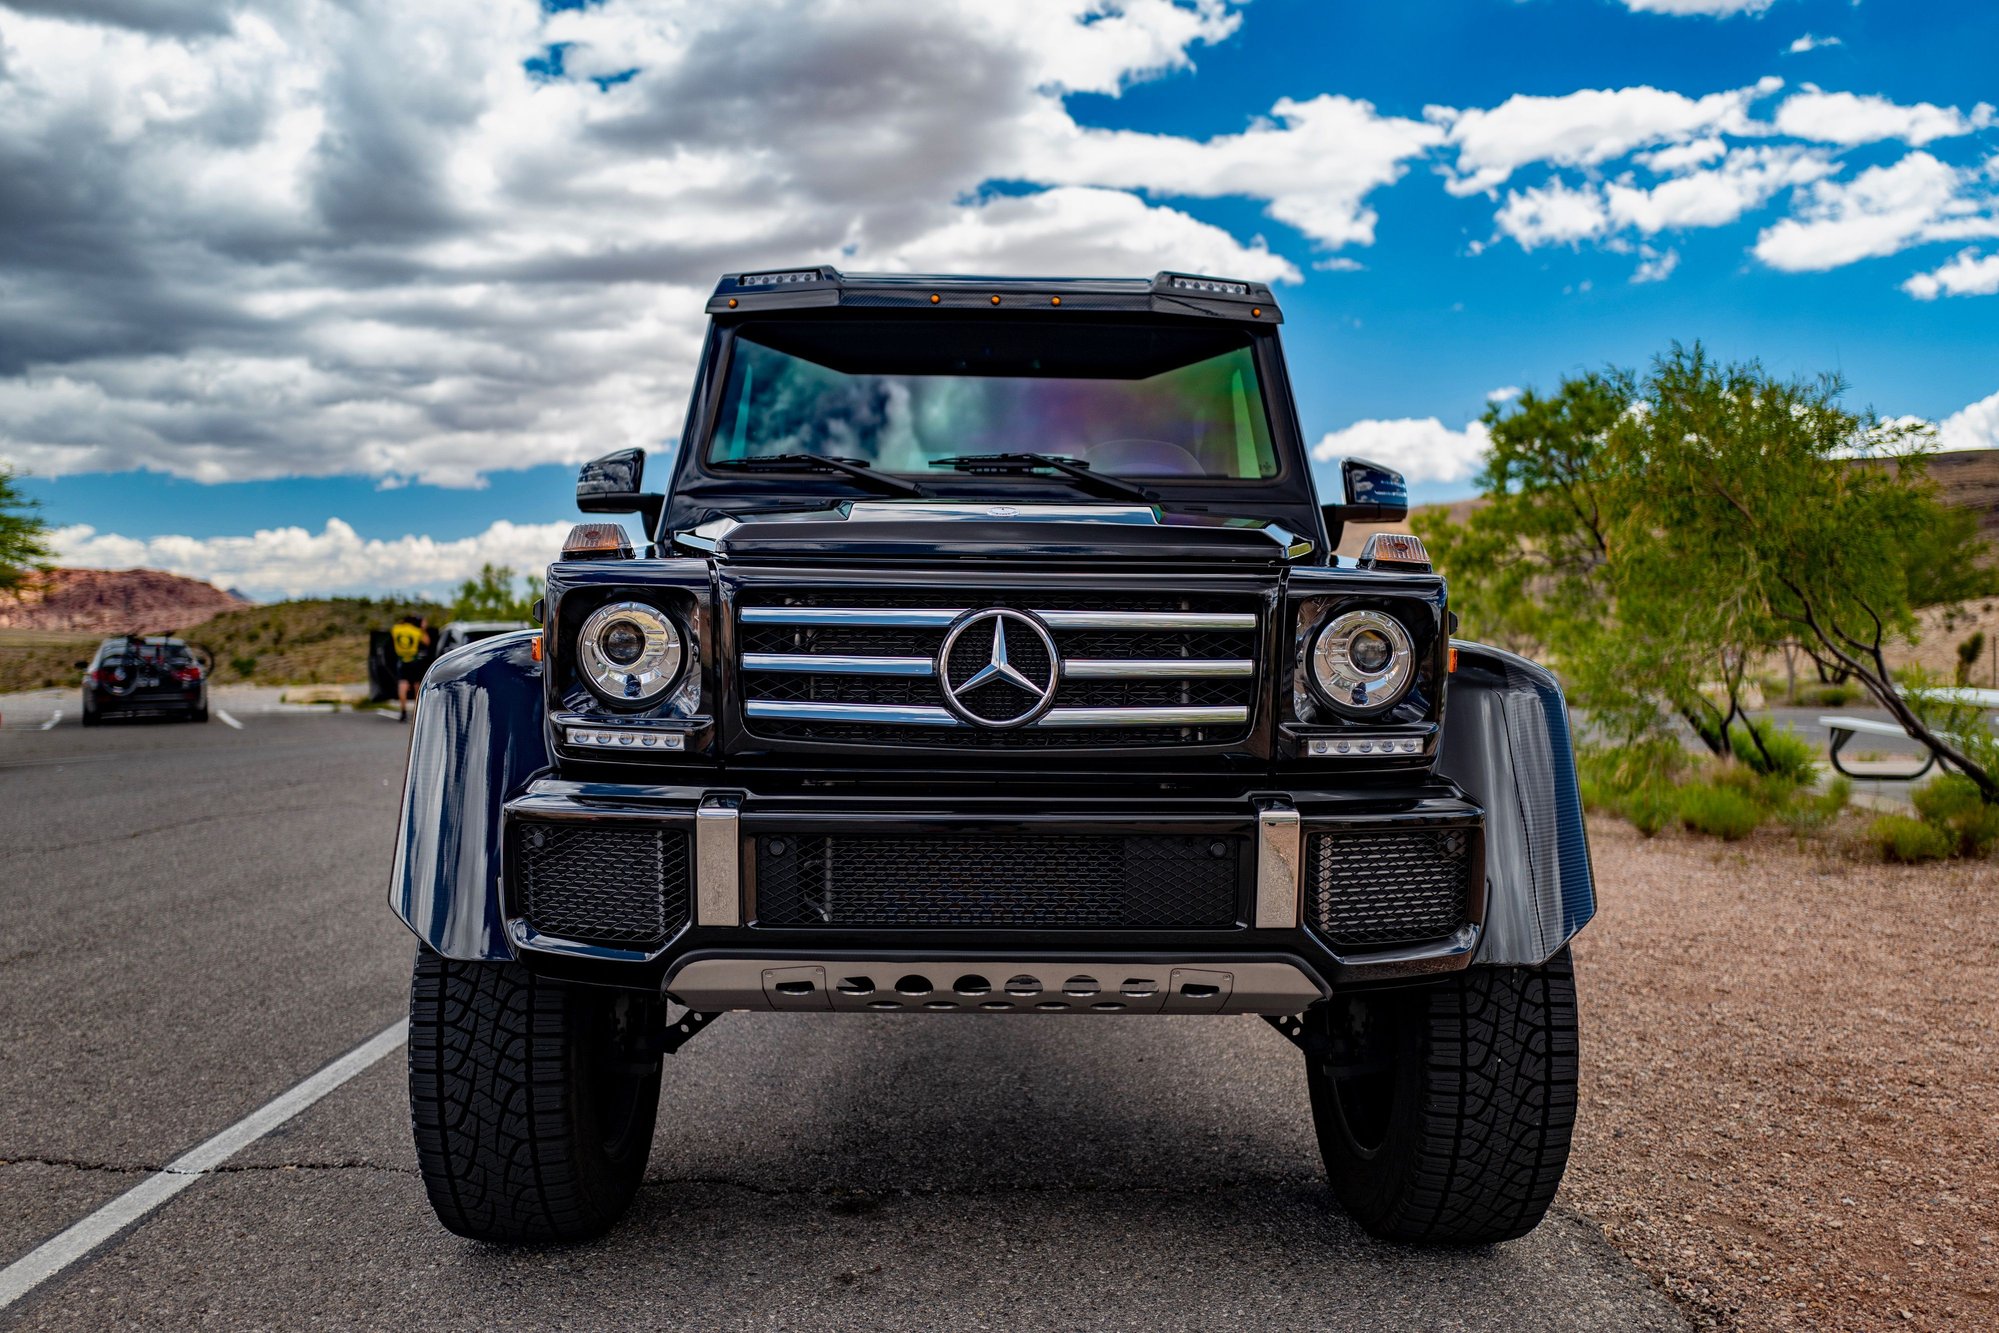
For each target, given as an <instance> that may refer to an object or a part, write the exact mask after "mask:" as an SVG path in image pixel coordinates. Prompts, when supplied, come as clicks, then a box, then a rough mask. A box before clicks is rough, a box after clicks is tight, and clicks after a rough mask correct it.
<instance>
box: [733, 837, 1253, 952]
mask: <svg viewBox="0 0 1999 1333" xmlns="http://www.w3.org/2000/svg"><path fill="white" fill-rule="evenodd" d="M1244 842H1245V839H1243V838H1242V837H1239V836H1234V835H1221V834H1197V835H1187V834H1175V835H1144V836H1137V835H1134V836H1105V835H1092V834H1083V835H1075V834H991V835H986V834H952V835H944V836H936V837H871V836H861V837H852V836H847V835H844V834H833V835H805V836H794V835H790V834H765V835H762V836H759V837H758V838H757V840H756V853H757V924H759V925H762V926H787V927H797V926H860V927H875V926H879V927H888V928H895V927H931V928H950V927H1003V928H1008V929H1021V930H1104V929H1115V928H1144V929H1157V930H1171V929H1176V928H1206V929H1215V928H1226V927H1228V926H1231V925H1234V924H1235V921H1236V903H1237V898H1238V890H1239V887H1240V880H1241V866H1242V858H1243V847H1244Z"/></svg>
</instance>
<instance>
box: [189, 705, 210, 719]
mask: <svg viewBox="0 0 1999 1333" xmlns="http://www.w3.org/2000/svg"><path fill="white" fill-rule="evenodd" d="M187 720H188V721H190V722H206V721H208V705H207V704H203V705H202V706H201V707H199V708H191V709H189V710H188V714H187Z"/></svg>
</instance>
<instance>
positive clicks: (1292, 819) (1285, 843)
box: [1252, 800, 1303, 930]
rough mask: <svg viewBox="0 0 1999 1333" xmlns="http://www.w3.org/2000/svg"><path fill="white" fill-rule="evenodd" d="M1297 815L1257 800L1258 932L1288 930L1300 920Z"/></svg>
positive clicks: (1279, 805)
mask: <svg viewBox="0 0 1999 1333" xmlns="http://www.w3.org/2000/svg"><path fill="white" fill-rule="evenodd" d="M1301 841H1302V840H1301V838H1300V836H1299V823H1298V812H1297V811H1296V810H1294V809H1293V808H1292V807H1291V805H1290V803H1289V802H1283V801H1275V800H1271V801H1259V802H1257V811H1256V914H1255V917H1254V918H1253V920H1252V924H1253V925H1255V926H1256V928H1257V929H1258V930H1291V929H1294V928H1295V927H1296V926H1297V925H1298V922H1299V919H1300V907H1301V887H1302V881H1303V874H1302V871H1301V868H1300V867H1301V862H1300V860H1299V847H1300V844H1301Z"/></svg>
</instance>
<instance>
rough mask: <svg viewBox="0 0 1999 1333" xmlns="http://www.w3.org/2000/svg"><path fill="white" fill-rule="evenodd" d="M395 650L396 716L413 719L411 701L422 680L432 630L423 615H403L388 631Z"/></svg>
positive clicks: (406, 719) (404, 719)
mask: <svg viewBox="0 0 1999 1333" xmlns="http://www.w3.org/2000/svg"><path fill="white" fill-rule="evenodd" d="M389 640H390V642H391V643H392V644H393V645H394V647H395V650H396V716H397V718H398V719H399V720H401V721H403V722H407V721H409V720H410V700H411V699H413V698H415V697H416V687H417V686H418V685H419V684H421V683H422V681H423V671H424V667H425V666H427V665H429V664H428V663H427V662H426V661H425V658H426V656H427V655H428V654H429V652H430V627H429V626H428V625H426V624H425V623H424V619H423V617H422V616H404V617H403V618H402V619H401V620H398V621H397V622H396V623H395V626H394V627H393V628H392V629H390V631H389Z"/></svg>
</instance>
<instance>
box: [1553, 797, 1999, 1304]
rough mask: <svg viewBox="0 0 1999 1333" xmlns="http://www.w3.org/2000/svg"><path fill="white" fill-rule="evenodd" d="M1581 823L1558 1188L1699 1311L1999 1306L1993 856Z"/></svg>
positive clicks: (1996, 890)
mask: <svg viewBox="0 0 1999 1333" xmlns="http://www.w3.org/2000/svg"><path fill="white" fill-rule="evenodd" d="M1591 838H1592V844H1593V851H1594V854H1595V864H1596V875H1597V881H1598V892H1599V894H1600V898H1601V911H1600V914H1599V916H1598V918H1597V920H1596V922H1595V923H1593V924H1592V925H1591V927H1590V928H1589V929H1588V930H1587V931H1585V932H1584V933H1583V935H1582V936H1581V937H1580V939H1579V940H1578V941H1577V945H1576V955H1577V960H1578V963H1577V971H1578V977H1579V982H1580V985H1581V987H1582V995H1583V1001H1584V1008H1583V1019H1584V1024H1585V1028H1584V1033H1583V1039H1584V1054H1583V1078H1584V1086H1583V1109H1582V1116H1581V1123H1580V1125H1579V1128H1578V1135H1577V1143H1576V1152H1575V1157H1574V1159H1573V1160H1572V1162H1571V1165H1570V1169H1569V1176H1568V1181H1567V1184H1566V1185H1565V1187H1564V1193H1563V1199H1564V1201H1565V1202H1566V1203H1567V1204H1568V1205H1569V1206H1571V1207H1573V1208H1575V1209H1577V1210H1578V1211H1579V1212H1581V1213H1582V1214H1583V1215H1585V1216H1586V1217H1589V1218H1591V1219H1592V1220H1594V1221H1596V1222H1597V1223H1599V1224H1600V1225H1601V1226H1602V1227H1603V1228H1604V1231H1605V1233H1606V1234H1607V1235H1608V1236H1609V1238H1610V1240H1611V1242H1612V1243H1613V1244H1615V1245H1616V1246H1617V1247H1618V1248H1619V1249H1620V1250H1622V1251H1623V1252H1624V1253H1625V1254H1626V1255H1627V1256H1628V1257H1629V1258H1631V1259H1632V1260H1633V1261H1634V1262H1635V1263H1636V1264H1638V1266H1639V1267H1640V1268H1642V1269H1643V1270H1645V1271H1646V1272H1647V1273H1648V1274H1650V1275H1651V1277H1652V1278H1653V1280H1654V1281H1655V1282H1657V1283H1659V1284H1660V1285H1661V1286H1662V1287H1664V1288H1665V1289H1666V1290H1667V1291H1668V1292H1669V1293H1670V1294H1671V1295H1672V1296H1673V1297H1674V1298H1675V1299H1676V1300H1678V1301H1679V1302H1680V1304H1681V1305H1682V1307H1683V1308H1684V1309H1685V1310H1686V1311H1687V1312H1688V1314H1689V1315H1690V1316H1691V1317H1693V1318H1694V1319H1695V1320H1696V1322H1698V1323H1701V1324H1703V1325H1705V1326H1713V1327H1728V1328H1744V1329H1878V1328H1882V1327H1884V1326H1895V1327H1913V1328H1937V1329H1945V1328H1973V1327H1987V1328H1989V1327H1994V1326H1999V1146H1995V1145H1999V1082H1995V1076H1994V1063H1995V1054H1999V1041H1995V1026H1999V1004H1995V1000H1994V995H1995V991H1999V868H1995V866H1993V865H1992V864H1990V863H1986V864H1956V865H1948V866H1942V867H1939V866H1920V867H1903V866H1884V865H1879V864H1869V863H1865V862H1859V861H1855V860H1852V859H1850V858H1848V857H1847V856H1846V855H1845V854H1844V853H1843V852H1842V851H1841V850H1840V849H1839V848H1837V847H1835V846H1832V845H1829V844H1819V845H1812V846H1804V847H1800V846H1799V845H1798V844H1797V843H1796V842H1795V841H1793V840H1792V839H1790V838H1789V837H1788V836H1779V835H1771V836H1769V837H1759V838H1758V839H1754V840H1751V841H1749V842H1746V843H1741V844H1735V845H1727V844H1722V843H1717V842H1713V841H1711V840H1705V839H1696V838H1694V837H1691V836H1685V835H1675V834H1671V833H1667V834H1662V835H1660V836H1659V837H1658V838H1656V839H1652V840H1647V839H1644V838H1642V837H1640V836H1639V835H1638V834H1637V833H1636V832H1635V831H1633V830H1632V829H1630V828H1629V827H1627V826H1624V825H1622V824H1617V823H1612V822H1609V821H1603V822H1600V823H1597V824H1595V825H1593V826H1592V829H1591Z"/></svg>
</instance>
